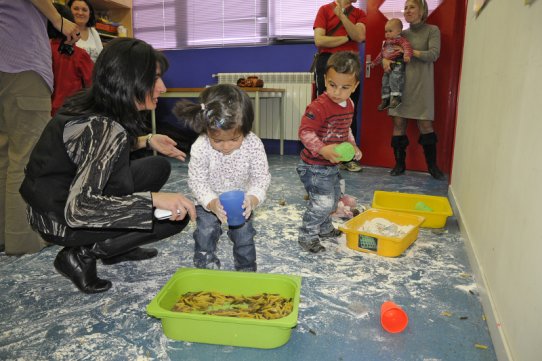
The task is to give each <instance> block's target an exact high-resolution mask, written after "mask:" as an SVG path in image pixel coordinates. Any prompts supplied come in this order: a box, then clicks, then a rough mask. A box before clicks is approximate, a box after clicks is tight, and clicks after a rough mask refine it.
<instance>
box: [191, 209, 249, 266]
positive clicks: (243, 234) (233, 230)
mask: <svg viewBox="0 0 542 361" xmlns="http://www.w3.org/2000/svg"><path fill="white" fill-rule="evenodd" d="M196 212H197V216H198V218H197V226H196V230H195V231H194V241H195V245H194V266H195V267H197V268H207V269H220V260H219V259H218V257H217V255H216V246H217V244H218V240H219V238H220V235H222V224H221V223H220V220H219V219H218V218H217V217H216V216H215V214H214V213H212V212H208V211H206V210H205V209H204V208H203V207H202V206H196ZM255 235H256V230H255V229H254V227H253V226H252V216H250V218H249V219H247V220H246V222H245V223H244V224H243V225H242V226H238V227H229V228H228V237H229V238H230V240H231V241H232V242H233V260H234V266H235V269H236V270H237V271H247V272H256V247H255V245H254V236H255Z"/></svg>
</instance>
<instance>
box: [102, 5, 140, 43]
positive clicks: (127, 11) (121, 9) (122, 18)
mask: <svg viewBox="0 0 542 361" xmlns="http://www.w3.org/2000/svg"><path fill="white" fill-rule="evenodd" d="M92 5H93V6H94V11H95V12H96V15H100V14H106V15H107V17H108V18H109V19H111V21H114V22H116V23H120V24H121V25H123V26H124V27H125V28H126V31H127V36H128V37H132V36H133V31H132V0H92ZM104 37H111V36H108V35H104Z"/></svg>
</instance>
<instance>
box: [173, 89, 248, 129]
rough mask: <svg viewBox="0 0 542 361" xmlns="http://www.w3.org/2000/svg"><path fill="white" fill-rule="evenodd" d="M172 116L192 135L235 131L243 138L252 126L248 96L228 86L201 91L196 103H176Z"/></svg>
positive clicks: (182, 101) (186, 101) (185, 101)
mask: <svg viewBox="0 0 542 361" xmlns="http://www.w3.org/2000/svg"><path fill="white" fill-rule="evenodd" d="M173 113H174V114H175V115H176V116H177V117H178V118H179V120H180V121H181V122H184V123H185V124H186V125H188V126H189V127H190V128H192V129H193V130H194V131H195V132H196V133H199V134H206V133H207V132H211V133H212V132H214V131H217V130H230V129H239V130H240V131H241V132H242V133H243V135H245V136H246V135H247V134H248V133H249V132H250V130H251V129H252V123H253V122H254V109H253V108H252V101H251V100H250V98H249V97H248V95H247V94H246V93H245V92H244V91H243V90H241V89H240V88H239V87H238V86H236V85H232V84H219V85H213V86H211V87H209V88H206V89H205V90H203V91H202V92H201V94H200V96H199V103H197V104H196V103H192V102H190V101H188V100H181V101H179V102H177V104H176V105H175V108H174V109H173Z"/></svg>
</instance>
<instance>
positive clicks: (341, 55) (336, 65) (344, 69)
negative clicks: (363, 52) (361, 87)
mask: <svg viewBox="0 0 542 361" xmlns="http://www.w3.org/2000/svg"><path fill="white" fill-rule="evenodd" d="M329 69H333V70H335V71H336V72H337V73H339V74H354V76H355V77H356V80H357V81H359V78H360V73H361V63H360V60H359V55H357V54H356V53H353V52H351V51H339V52H336V53H334V54H333V55H331V56H330V57H329V59H328V61H327V64H326V73H327V72H328V70H329Z"/></svg>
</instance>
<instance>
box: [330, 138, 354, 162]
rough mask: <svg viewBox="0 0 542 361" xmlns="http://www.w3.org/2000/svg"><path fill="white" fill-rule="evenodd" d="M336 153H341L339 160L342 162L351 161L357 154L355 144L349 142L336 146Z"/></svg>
mask: <svg viewBox="0 0 542 361" xmlns="http://www.w3.org/2000/svg"><path fill="white" fill-rule="evenodd" d="M335 153H339V154H340V155H341V157H340V158H339V160H340V161H341V162H350V161H351V160H352V158H354V154H356V150H355V149H354V146H353V145H352V144H350V143H348V142H343V143H341V144H339V145H337V146H336V147H335Z"/></svg>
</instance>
